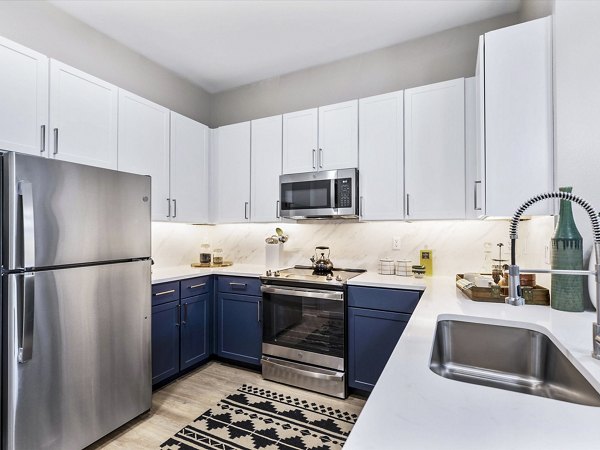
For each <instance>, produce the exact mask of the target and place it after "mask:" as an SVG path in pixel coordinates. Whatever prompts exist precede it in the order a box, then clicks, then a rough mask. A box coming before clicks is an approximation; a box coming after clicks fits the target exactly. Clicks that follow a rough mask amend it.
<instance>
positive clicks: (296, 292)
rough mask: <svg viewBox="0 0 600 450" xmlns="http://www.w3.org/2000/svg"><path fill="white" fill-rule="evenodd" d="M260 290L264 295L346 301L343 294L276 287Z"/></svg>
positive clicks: (264, 287)
mask: <svg viewBox="0 0 600 450" xmlns="http://www.w3.org/2000/svg"><path fill="white" fill-rule="evenodd" d="M260 290H261V292H262V293H264V294H276V295H277V294H279V295H291V296H294V297H311V298H322V299H325V300H337V301H340V302H343V301H344V293H343V292H332V291H318V290H313V289H294V288H283V287H274V286H261V287H260Z"/></svg>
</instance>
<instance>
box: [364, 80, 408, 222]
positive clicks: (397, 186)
mask: <svg viewBox="0 0 600 450" xmlns="http://www.w3.org/2000/svg"><path fill="white" fill-rule="evenodd" d="M359 106H360V108H359V110H360V114H359V133H358V135H359V147H360V153H359V164H358V168H359V171H360V183H359V186H360V215H361V217H362V218H363V219H365V220H399V219H403V218H404V91H398V92H392V93H390V94H383V95H376V96H374V97H368V98H362V99H360V100H359Z"/></svg>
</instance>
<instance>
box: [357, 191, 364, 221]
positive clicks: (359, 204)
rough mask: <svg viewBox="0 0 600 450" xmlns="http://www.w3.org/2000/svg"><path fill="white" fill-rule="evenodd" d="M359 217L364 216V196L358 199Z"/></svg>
mask: <svg viewBox="0 0 600 450" xmlns="http://www.w3.org/2000/svg"><path fill="white" fill-rule="evenodd" d="M358 215H359V216H361V217H362V215H363V196H362V195H361V196H360V197H359V199H358Z"/></svg>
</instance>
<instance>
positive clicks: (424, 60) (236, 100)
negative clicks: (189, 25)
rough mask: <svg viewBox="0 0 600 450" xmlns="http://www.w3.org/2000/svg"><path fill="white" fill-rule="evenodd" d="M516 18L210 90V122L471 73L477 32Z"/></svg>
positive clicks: (232, 120)
mask: <svg viewBox="0 0 600 450" xmlns="http://www.w3.org/2000/svg"><path fill="white" fill-rule="evenodd" d="M519 22H521V20H520V15H519V13H515V14H510V15H506V16H501V17H497V18H494V19H490V20H485V21H482V22H477V23H474V24H470V25H465V26H462V27H459V28H453V29H450V30H446V31H442V32H440V33H436V34H433V35H430V36H426V37H424V38H420V39H416V40H413V41H410V42H406V43H402V44H398V45H394V46H391V47H387V48H383V49H380V50H376V51H373V52H369V53H364V54H362V55H358V56H353V57H350V58H347V59H343V60H340V61H336V62H333V63H329V64H325V65H321V66H317V67H313V68H309V69H305V70H301V71H298V72H293V73H290V74H287V75H282V76H279V77H274V78H271V79H268V80H264V81H260V82H257V83H253V84H250V85H246V86H242V87H239V88H236V89H232V90H230V91H225V92H221V93H217V94H213V96H212V99H211V125H212V126H214V127H217V126H221V125H227V124H230V123H236V122H242V121H245V120H250V119H257V118H260V117H266V116H272V115H275V114H281V113H286V112H292V111H298V110H301V109H306V108H314V107H316V106H320V105H327V104H331V103H336V102H341V101H345V100H351V99H354V98H361V97H367V96H370V95H376V94H382V93H385V92H391V91H395V90H399V89H405V88H410V87H414V86H421V85H425V84H429V83H435V82H438V81H444V80H450V79H453V78H459V77H470V76H473V75H474V74H475V61H476V57H477V43H478V38H479V36H480V35H481V34H483V33H485V32H487V31H490V30H495V29H498V28H502V27H506V26H510V25H514V24H516V23H519Z"/></svg>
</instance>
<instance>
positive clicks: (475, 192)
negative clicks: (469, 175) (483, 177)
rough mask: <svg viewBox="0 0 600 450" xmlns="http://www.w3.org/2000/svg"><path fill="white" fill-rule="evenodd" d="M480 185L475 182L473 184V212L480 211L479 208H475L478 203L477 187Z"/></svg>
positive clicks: (479, 182) (478, 182)
mask: <svg viewBox="0 0 600 450" xmlns="http://www.w3.org/2000/svg"><path fill="white" fill-rule="evenodd" d="M478 184H481V181H475V183H473V209H474V210H475V211H481V206H477V203H479V202H478V201H477V200H478V199H477V185H478Z"/></svg>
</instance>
